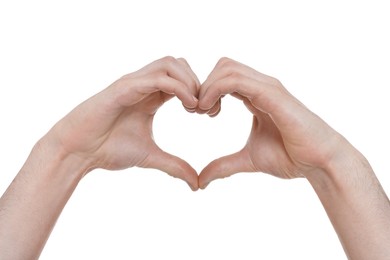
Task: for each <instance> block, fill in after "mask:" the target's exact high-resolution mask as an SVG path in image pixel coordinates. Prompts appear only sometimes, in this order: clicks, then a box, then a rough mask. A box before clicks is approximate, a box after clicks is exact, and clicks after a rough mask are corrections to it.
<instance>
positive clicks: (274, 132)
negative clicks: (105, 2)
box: [50, 57, 342, 190]
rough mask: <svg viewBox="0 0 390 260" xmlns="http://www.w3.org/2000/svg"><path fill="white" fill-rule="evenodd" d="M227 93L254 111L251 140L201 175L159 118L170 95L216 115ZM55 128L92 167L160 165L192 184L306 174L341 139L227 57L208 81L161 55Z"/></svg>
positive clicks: (271, 83)
mask: <svg viewBox="0 0 390 260" xmlns="http://www.w3.org/2000/svg"><path fill="white" fill-rule="evenodd" d="M228 94H230V95H232V96H233V97H235V98H237V99H239V100H242V101H243V103H244V105H245V106H246V108H247V109H248V110H249V112H250V113H252V114H253V124H252V129H251V132H250V135H249V138H248V141H247V143H246V144H245V146H244V147H243V148H242V149H241V150H240V151H238V152H236V153H233V154H230V155H227V156H224V157H221V158H219V159H216V160H214V161H212V162H211V163H209V164H208V165H207V166H206V167H205V168H204V169H203V170H202V171H201V172H200V174H199V176H198V174H197V172H196V171H195V170H194V169H193V168H192V167H191V166H190V165H189V164H188V163H187V162H185V161H184V160H182V159H180V158H178V157H176V156H173V155H171V154H168V153H166V152H164V151H163V150H162V149H160V148H159V147H158V146H157V144H156V143H155V141H154V139H153V131H152V126H153V119H154V116H155V114H156V112H157V110H158V109H159V108H160V107H161V106H162V105H163V104H164V103H165V102H166V101H168V100H169V99H171V98H172V97H174V96H176V97H177V98H178V99H179V100H180V101H181V102H182V104H183V106H184V107H185V109H186V110H187V111H188V112H191V113H195V112H196V113H200V114H208V115H209V116H211V117H214V116H217V115H218V113H219V111H220V109H221V99H222V97H224V96H225V95H228ZM50 133H51V134H50V136H54V137H55V139H56V140H59V141H56V143H60V144H61V145H62V150H64V151H67V152H68V153H72V154H76V155H77V157H79V158H85V161H87V162H88V164H87V166H85V168H86V172H88V171H90V170H91V169H94V168H104V169H109V170H117V169H124V168H129V167H133V166H138V167H144V168H155V169H159V170H162V171H164V172H167V173H168V174H170V175H172V176H174V177H177V178H180V179H182V180H184V181H186V182H187V183H188V184H189V186H190V187H191V189H193V190H197V189H198V188H202V189H203V188H205V187H206V186H207V185H208V184H209V183H210V182H211V181H213V180H215V179H218V178H224V177H227V176H230V175H232V174H234V173H238V172H266V173H269V174H272V175H274V176H277V177H280V178H296V177H303V176H304V177H307V175H309V174H313V172H315V170H316V169H326V167H328V165H329V161H330V160H331V159H332V158H335V157H337V156H335V154H336V153H337V152H338V149H337V143H338V142H340V140H342V138H341V137H340V135H339V134H338V133H337V132H335V131H334V130H333V129H332V128H330V127H329V126H328V125H327V124H326V123H324V122H323V121H322V120H321V119H320V118H319V117H318V116H316V115H315V114H313V113H312V112H311V111H309V110H308V109H307V108H306V107H305V106H304V105H303V104H302V103H301V102H299V101H298V100H297V99H296V98H295V97H293V96H292V95H291V94H290V93H289V92H288V91H287V90H286V89H285V88H284V87H283V86H282V84H281V83H280V82H279V81H278V80H276V79H275V78H272V77H269V76H267V75H264V74H262V73H260V72H258V71H256V70H254V69H252V68H250V67H248V66H246V65H243V64H241V63H239V62H237V61H234V60H231V59H228V58H222V59H221V60H220V61H219V62H218V63H217V65H216V66H215V68H214V69H213V70H212V72H211V73H210V75H209V76H208V78H207V79H206V81H205V82H204V83H203V84H200V83H199V80H198V79H197V77H196V75H195V73H194V72H193V71H192V69H191V68H190V66H189V65H188V63H187V62H186V61H185V60H184V59H175V58H172V57H166V58H163V59H160V60H157V61H155V62H153V63H151V64H149V65H147V66H145V67H144V68H142V69H140V70H138V71H136V72H133V73H130V74H127V75H125V76H123V77H122V78H120V79H119V80H117V81H116V82H114V83H113V84H112V85H111V86H109V87H108V88H106V89H105V90H103V91H102V92H100V93H98V94H97V95H95V96H93V97H92V98H90V99H89V100H87V101H86V102H84V103H82V104H80V105H79V106H78V107H76V108H75V109H74V111H72V112H71V113H70V114H68V115H67V116H66V117H65V118H64V119H63V120H61V121H60V122H59V123H57V124H56V126H55V127H54V129H53V131H51V132H50Z"/></svg>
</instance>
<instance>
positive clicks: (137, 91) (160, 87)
mask: <svg viewBox="0 0 390 260" xmlns="http://www.w3.org/2000/svg"><path fill="white" fill-rule="evenodd" d="M116 87H117V88H119V89H120V90H119V91H117V92H116V93H117V95H118V97H117V100H118V102H119V104H121V105H123V106H131V105H133V104H135V103H137V102H139V101H140V100H141V99H143V98H144V97H146V96H147V95H148V94H151V93H154V92H157V91H162V92H164V93H166V94H168V95H175V96H177V97H178V99H180V100H181V102H182V103H183V105H184V106H185V107H188V108H195V107H197V105H198V100H197V99H196V98H195V97H194V96H193V95H192V93H191V92H190V91H189V89H188V88H187V87H186V86H185V84H184V83H183V82H180V81H178V80H176V79H174V78H171V77H169V76H167V75H159V76H156V75H149V76H142V77H139V78H123V79H121V80H120V81H118V82H117V84H116Z"/></svg>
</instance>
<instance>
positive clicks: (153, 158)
mask: <svg viewBox="0 0 390 260" xmlns="http://www.w3.org/2000/svg"><path fill="white" fill-rule="evenodd" d="M146 167H147V168H154V169H158V170H161V171H163V172H166V173H168V174H169V175H170V176H172V177H175V178H179V179H181V180H183V181H185V182H187V184H188V185H189V186H190V188H191V189H192V190H193V191H196V190H198V188H199V186H198V174H197V172H196V171H195V170H194V168H192V167H191V166H190V165H189V164H188V163H187V162H186V161H184V160H182V159H180V158H179V157H176V156H174V155H171V154H169V153H166V152H164V151H162V150H161V149H158V150H157V151H156V152H154V153H152V154H150V155H149V157H148V160H147V163H146Z"/></svg>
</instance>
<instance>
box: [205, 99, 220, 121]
mask: <svg viewBox="0 0 390 260" xmlns="http://www.w3.org/2000/svg"><path fill="white" fill-rule="evenodd" d="M219 112H221V99H219V100H218V102H217V103H215V104H214V106H213V107H212V108H211V109H210V110H209V111H207V115H209V116H210V117H216V116H217V115H218V114H219Z"/></svg>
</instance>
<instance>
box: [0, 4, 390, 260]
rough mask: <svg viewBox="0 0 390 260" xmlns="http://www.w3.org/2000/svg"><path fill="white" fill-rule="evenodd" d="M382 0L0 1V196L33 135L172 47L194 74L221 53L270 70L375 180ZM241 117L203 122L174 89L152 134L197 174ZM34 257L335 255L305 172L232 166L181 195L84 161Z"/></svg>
mask: <svg viewBox="0 0 390 260" xmlns="http://www.w3.org/2000/svg"><path fill="white" fill-rule="evenodd" d="M387 6H389V5H388V3H387V1H268V2H267V3H265V2H264V1H244V0H241V1H219V2H218V1H193V2H189V1H106V2H105V3H103V1H62V2H60V1H1V2H0V90H1V91H0V120H1V129H0V160H1V161H0V162H1V168H2V170H1V173H0V193H1V194H2V193H3V192H4V191H5V189H6V188H7V186H8V185H9V183H10V182H11V181H12V179H13V177H14V176H15V175H16V174H17V172H18V170H19V169H20V167H21V166H22V164H23V162H24V161H25V159H26V157H27V156H28V154H29V152H30V149H31V148H32V146H33V145H34V143H35V142H36V141H37V140H38V139H39V138H40V137H41V136H42V135H44V134H45V133H46V132H47V131H48V130H49V129H50V127H51V126H52V125H53V124H54V123H55V122H56V121H58V120H59V119H60V118H61V117H62V116H64V115H65V114H66V113H67V112H69V111H70V110H71V109H72V108H73V107H74V106H76V105H77V104H79V103H80V102H82V101H83V100H85V99H86V98H88V97H89V96H91V95H93V94H95V93H96V92H98V91H100V90H102V89H103V88H105V87H106V86H108V85H109V84H110V83H111V82H113V81H114V80H116V79H117V78H118V77H120V76H122V75H123V74H125V73H129V72H132V71H134V70H137V69H139V68H140V67H143V66H144V65H146V64H148V63H149V62H151V61H153V60H155V59H158V58H161V57H163V56H166V55H173V56H175V57H185V58H186V59H187V61H188V62H189V63H190V65H191V66H192V68H193V70H194V71H195V73H196V74H197V75H198V77H199V79H200V80H201V81H204V80H205V78H206V77H207V75H208V73H209V72H210V71H211V70H212V68H213V67H214V65H215V63H216V62H217V61H218V59H219V58H220V57H222V56H228V57H231V58H233V59H236V60H238V61H240V62H242V63H245V64H247V65H249V66H251V67H253V68H255V69H257V70H259V71H261V72H263V73H265V74H268V75H272V76H274V77H277V78H278V79H279V80H281V81H282V83H283V84H284V85H285V86H286V87H287V88H288V89H289V90H290V92H292V93H293V94H294V95H296V96H297V97H298V98H299V99H300V100H301V101H302V102H303V103H305V104H306V105H307V106H308V107H309V108H311V109H312V110H313V111H314V112H316V113H317V114H319V115H320V116H321V117H322V118H324V119H325V120H326V121H327V122H328V123H329V124H330V125H332V126H333V127H334V128H335V129H336V130H338V131H339V132H341V133H342V134H343V135H344V136H346V137H347V139H349V140H350V142H351V143H353V144H354V145H355V146H356V147H357V148H358V149H359V150H360V151H361V152H362V153H363V154H365V156H366V157H367V158H368V159H369V161H370V162H371V164H372V166H373V168H374V170H375V171H376V173H377V176H378V178H379V180H380V181H381V183H382V185H383V187H384V189H385V190H386V191H387V193H389V192H390V176H389V174H390V165H389V163H388V161H389V153H388V148H389V147H390V138H389V136H388V133H389V132H390V126H389V125H390V124H389V116H388V114H389V112H390V102H388V99H389V97H390V95H389V94H388V93H389V92H388V89H389V87H390V77H389V68H390V64H389V61H390V48H389V46H390V39H389V31H390V30H389V27H390V26H389V25H390V15H389V13H390V10H389V8H388V7H387ZM250 125H251V115H250V113H249V112H248V111H247V110H246V108H245V107H244V106H243V105H242V103H241V102H239V101H238V100H235V99H234V98H231V97H226V98H225V99H224V100H223V107H222V112H221V114H220V115H219V116H218V117H217V118H213V119H210V118H208V117H207V116H204V115H203V116H201V115H194V114H189V113H187V112H185V110H184V109H183V108H182V107H181V104H180V102H178V100H177V99H174V100H172V101H170V102H168V103H167V104H166V105H164V106H163V107H162V108H161V110H160V111H159V112H158V113H157V115H156V119H155V124H154V134H155V138H156V141H157V143H158V144H159V145H160V146H161V147H162V148H163V149H165V150H167V151H168V152H171V153H174V154H176V155H178V156H180V157H182V158H183V159H185V160H187V161H188V162H189V163H190V164H192V165H193V167H194V168H195V169H197V170H198V171H200V170H201V169H202V168H203V167H204V166H205V165H207V163H208V162H209V161H211V160H213V159H215V158H217V157H219V156H222V155H225V154H228V153H231V152H234V151H236V150H238V149H240V148H241V147H242V146H243V145H244V144H245V141H246V138H247V136H248V133H249V130H250ZM41 259H345V256H344V253H343V250H342V247H341V246H340V244H339V241H338V239H337V236H336V234H335V233H334V231H333V228H332V226H331V224H330V222H329V220H328V218H327V216H326V213H325V211H324V210H323V208H322V206H321V204H320V202H319V200H318V198H317V196H316V195H315V193H314V192H313V190H312V188H311V187H310V185H309V184H308V182H307V181H306V180H304V179H301V180H290V181H287V180H281V179H276V178H273V177H271V176H269V175H265V174H262V173H251V174H248V173H243V174H237V175H235V176H233V177H231V178H228V179H224V180H219V181H216V182H214V183H212V184H211V185H210V186H209V187H208V188H207V189H206V190H204V191H198V192H195V193H194V192H191V191H190V189H189V188H188V187H187V185H186V184H185V183H184V182H182V181H180V180H178V179H173V178H171V177H169V176H168V175H166V174H164V173H162V172H159V171H155V170H145V169H139V168H133V169H128V170H124V171H120V172H107V171H102V170H96V171H94V172H92V173H90V174H89V175H88V176H87V177H86V178H85V179H83V180H82V181H81V183H80V185H79V186H78V187H77V189H76V191H75V193H74V194H73V196H72V198H71V199H70V201H69V203H68V204H67V206H66V207H65V209H64V211H63V214H62V215H61V217H60V219H59V220H58V223H57V225H56V227H55V229H54V231H53V233H52V235H51V237H50V239H49V241H48V243H47V245H46V248H45V249H44V251H43V253H42V256H41Z"/></svg>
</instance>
